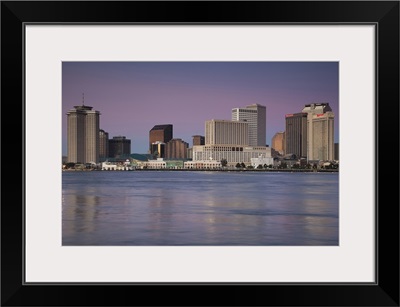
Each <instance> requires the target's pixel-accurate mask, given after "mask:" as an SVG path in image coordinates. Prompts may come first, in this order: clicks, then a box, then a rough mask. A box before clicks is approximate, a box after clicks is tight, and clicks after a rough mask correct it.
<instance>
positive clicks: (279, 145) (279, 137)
mask: <svg viewBox="0 0 400 307" xmlns="http://www.w3.org/2000/svg"><path fill="white" fill-rule="evenodd" d="M271 147H272V149H274V150H276V151H277V152H278V153H279V154H281V155H284V154H285V132H277V133H275V134H274V136H273V137H272V142H271Z"/></svg>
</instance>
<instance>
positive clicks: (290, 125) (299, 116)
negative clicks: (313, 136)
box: [285, 113, 307, 158]
mask: <svg viewBox="0 0 400 307" xmlns="http://www.w3.org/2000/svg"><path fill="white" fill-rule="evenodd" d="M285 126H286V128H285V129H286V131H285V139H286V140H285V144H286V145H285V153H286V154H294V155H296V156H297V157H298V158H301V157H306V156H307V114H306V113H294V114H286V115H285Z"/></svg>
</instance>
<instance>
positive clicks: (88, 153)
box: [67, 104, 100, 163]
mask: <svg viewBox="0 0 400 307" xmlns="http://www.w3.org/2000/svg"><path fill="white" fill-rule="evenodd" d="M99 125H100V112H99V111H95V110H93V107H89V106H85V105H83V104H82V105H81V106H74V109H71V110H69V111H68V112H67V147H68V150H67V152H68V162H73V163H77V162H79V163H89V162H94V163H98V162H99V130H100V129H99Z"/></svg>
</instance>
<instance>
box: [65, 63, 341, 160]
mask: <svg viewBox="0 0 400 307" xmlns="http://www.w3.org/2000/svg"><path fill="white" fill-rule="evenodd" d="M62 68H63V69H62V109H63V115H62V116H63V121H62V125H63V136H62V147H63V150H62V152H63V155H66V153H67V144H66V143H67V142H66V113H67V112H68V110H70V109H72V108H73V106H75V105H82V104H83V103H84V104H85V105H88V106H92V107H93V109H94V110H97V111H99V112H100V113H101V115H100V129H103V130H104V131H106V132H108V134H109V137H110V139H112V138H113V137H114V136H120V135H122V136H125V137H126V138H127V139H130V140H131V144H132V149H131V151H132V153H146V152H147V151H148V146H149V145H148V144H149V131H150V129H152V127H153V126H155V125H162V124H172V125H173V127H174V135H173V138H180V139H182V140H183V141H185V142H187V143H189V146H192V136H193V135H204V134H205V122H206V121H207V120H211V119H216V120H231V114H232V113H231V112H232V109H234V108H242V107H245V106H246V105H250V104H256V103H257V104H260V105H264V106H266V144H268V145H269V146H271V144H272V143H271V142H272V137H273V136H274V135H275V133H277V132H280V131H285V115H286V114H288V113H298V112H301V111H302V109H303V108H304V106H305V105H306V104H309V103H329V105H330V106H331V108H332V110H333V112H334V114H335V123H334V125H335V126H334V132H335V135H334V142H335V143H338V142H339V128H338V127H339V109H338V99H339V88H338V70H339V64H338V63H337V62H64V63H63V66H62ZM83 94H84V97H83V96H82V95H83Z"/></svg>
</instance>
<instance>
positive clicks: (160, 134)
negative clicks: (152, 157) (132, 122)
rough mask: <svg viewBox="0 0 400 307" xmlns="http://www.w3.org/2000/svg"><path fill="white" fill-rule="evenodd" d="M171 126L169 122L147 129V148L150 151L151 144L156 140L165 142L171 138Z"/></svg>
mask: <svg viewBox="0 0 400 307" xmlns="http://www.w3.org/2000/svg"><path fill="white" fill-rule="evenodd" d="M172 137H173V126H172V125H171V124H165V125H155V126H154V127H153V128H151V130H150V131H149V150H150V153H152V148H151V147H152V144H154V143H156V142H162V143H167V142H169V141H170V140H172Z"/></svg>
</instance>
